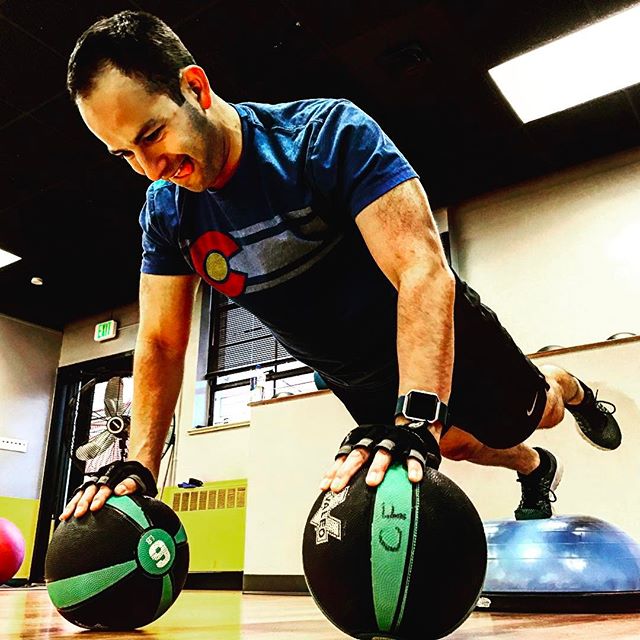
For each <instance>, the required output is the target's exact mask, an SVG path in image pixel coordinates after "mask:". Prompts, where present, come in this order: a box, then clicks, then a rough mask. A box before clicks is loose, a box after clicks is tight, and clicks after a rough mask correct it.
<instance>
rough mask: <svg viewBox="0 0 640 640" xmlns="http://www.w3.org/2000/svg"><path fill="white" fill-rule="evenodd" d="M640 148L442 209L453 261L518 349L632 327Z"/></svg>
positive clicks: (637, 316) (639, 229)
mask: <svg viewBox="0 0 640 640" xmlns="http://www.w3.org/2000/svg"><path fill="white" fill-rule="evenodd" d="M639 176H640V150H635V151H632V152H627V153H624V154H620V155H616V156H613V157H610V158H608V159H606V160H604V161H599V162H594V163H591V164H588V165H586V166H582V167H579V168H576V169H573V170H571V171H565V172H563V173H560V174H556V175H553V176H550V177H547V178H544V179H541V180H537V181H535V182H530V183H526V184H523V185H519V186H516V187H513V188H510V189H505V190H503V191H500V192H497V193H495V194H492V195H489V196H486V197H484V198H479V199H477V200H474V201H472V202H468V203H465V204H462V205H460V206H457V207H452V208H450V210H449V225H450V233H451V242H452V247H453V252H454V263H457V266H458V271H459V272H460V275H461V276H462V277H463V278H465V279H466V280H467V281H468V282H469V284H470V285H471V286H472V287H474V288H475V289H477V290H478V292H479V293H480V295H481V296H482V298H483V300H484V301H485V302H486V304H487V305H489V306H490V307H492V308H493V310H494V311H495V312H496V313H497V314H498V316H499V318H500V319H501V321H502V323H503V325H504V326H505V327H507V328H508V330H509V331H510V333H511V335H512V336H513V337H514V338H515V340H516V342H517V343H518V344H519V345H520V346H521V348H522V349H523V350H524V351H525V352H528V353H530V352H534V351H537V350H538V349H540V348H541V347H543V346H545V345H549V344H554V345H561V346H565V347H570V346H573V345H577V344H584V343H589V342H598V341H600V340H605V339H606V338H608V337H609V336H611V335H613V334H615V333H618V332H621V331H630V332H634V333H637V334H640V306H639V303H638V300H640V252H638V238H640V218H639V217H638V209H639V207H640V178H639Z"/></svg>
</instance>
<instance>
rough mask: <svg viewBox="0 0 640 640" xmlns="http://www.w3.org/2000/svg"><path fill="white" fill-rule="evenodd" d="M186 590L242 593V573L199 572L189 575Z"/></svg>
mask: <svg viewBox="0 0 640 640" xmlns="http://www.w3.org/2000/svg"><path fill="white" fill-rule="evenodd" d="M184 588H185V589H213V590H215V589H218V590H221V591H240V590H241V589H242V571H198V572H193V573H189V574H187V581H186V582H185V585H184Z"/></svg>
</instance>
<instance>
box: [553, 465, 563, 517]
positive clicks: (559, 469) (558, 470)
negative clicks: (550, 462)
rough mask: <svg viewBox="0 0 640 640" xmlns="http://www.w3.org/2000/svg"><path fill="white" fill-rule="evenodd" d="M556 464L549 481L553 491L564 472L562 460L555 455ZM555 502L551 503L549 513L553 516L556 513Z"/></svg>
mask: <svg viewBox="0 0 640 640" xmlns="http://www.w3.org/2000/svg"><path fill="white" fill-rule="evenodd" d="M556 464H557V465H558V466H557V467H556V472H555V474H554V476H553V480H552V481H551V487H550V490H551V491H553V492H555V490H556V489H557V488H558V485H559V484H560V481H561V480H562V475H563V474H564V465H563V464H562V460H559V459H558V458H557V457H556ZM555 504H556V503H555V502H552V503H551V515H553V516H555V515H556V508H555Z"/></svg>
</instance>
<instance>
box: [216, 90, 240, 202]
mask: <svg viewBox="0 0 640 640" xmlns="http://www.w3.org/2000/svg"><path fill="white" fill-rule="evenodd" d="M218 103H219V104H217V105H215V106H214V108H217V109H219V110H220V113H221V115H222V119H221V128H222V130H223V132H224V136H225V161H224V164H223V166H222V169H221V170H220V173H219V174H218V176H217V177H216V179H215V181H214V183H213V184H212V185H211V188H212V189H221V188H222V187H224V186H225V185H226V184H227V183H228V182H229V180H230V179H231V177H232V176H233V174H234V173H235V171H236V169H237V168H238V165H239V163H240V156H241V155H242V123H241V121H240V116H239V115H238V112H237V111H236V110H235V109H234V108H233V107H232V106H231V105H230V104H227V103H226V102H224V100H220V99H219V98H218Z"/></svg>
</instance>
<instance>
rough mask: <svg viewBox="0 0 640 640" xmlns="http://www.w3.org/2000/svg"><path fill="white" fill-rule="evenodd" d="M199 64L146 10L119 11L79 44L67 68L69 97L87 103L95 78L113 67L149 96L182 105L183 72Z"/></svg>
mask: <svg viewBox="0 0 640 640" xmlns="http://www.w3.org/2000/svg"><path fill="white" fill-rule="evenodd" d="M190 64H195V61H194V59H193V56H192V55H191V54H190V53H189V51H188V50H187V48H186V47H185V46H184V44H182V41H181V40H180V38H178V36H177V35H176V34H175V33H174V32H173V31H172V30H171V28H170V27H169V26H168V25H167V24H165V23H164V22H163V21H162V20H160V18H157V17H156V16H153V15H151V14H150V13H145V12H144V11H121V12H120V13H117V14H116V15H114V16H111V17H110V18H101V19H100V20H98V21H97V22H95V23H94V24H93V25H91V26H90V27H89V28H88V29H87V30H86V31H85V32H84V33H83V34H82V35H81V36H80V38H78V42H76V46H75V47H74V49H73V52H72V53H71V56H70V58H69V65H68V68H67V89H68V91H69V93H70V95H71V98H72V99H73V100H74V101H76V100H77V99H78V98H86V97H87V96H88V95H89V94H90V93H91V91H92V90H93V88H94V85H95V80H96V78H97V76H98V75H99V74H100V73H101V72H102V71H104V70H105V69H108V68H109V67H113V68H115V69H117V70H118V71H121V72H122V73H123V74H124V75H126V76H129V77H131V78H137V79H139V80H140V81H141V82H142V83H143V84H144V85H145V88H146V89H147V91H149V92H150V93H163V94H166V95H168V96H169V97H170V98H171V99H172V100H173V101H174V102H176V103H177V104H182V103H183V102H184V96H183V95H182V92H181V91H180V69H183V68H184V67H186V66H188V65H190Z"/></svg>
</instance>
